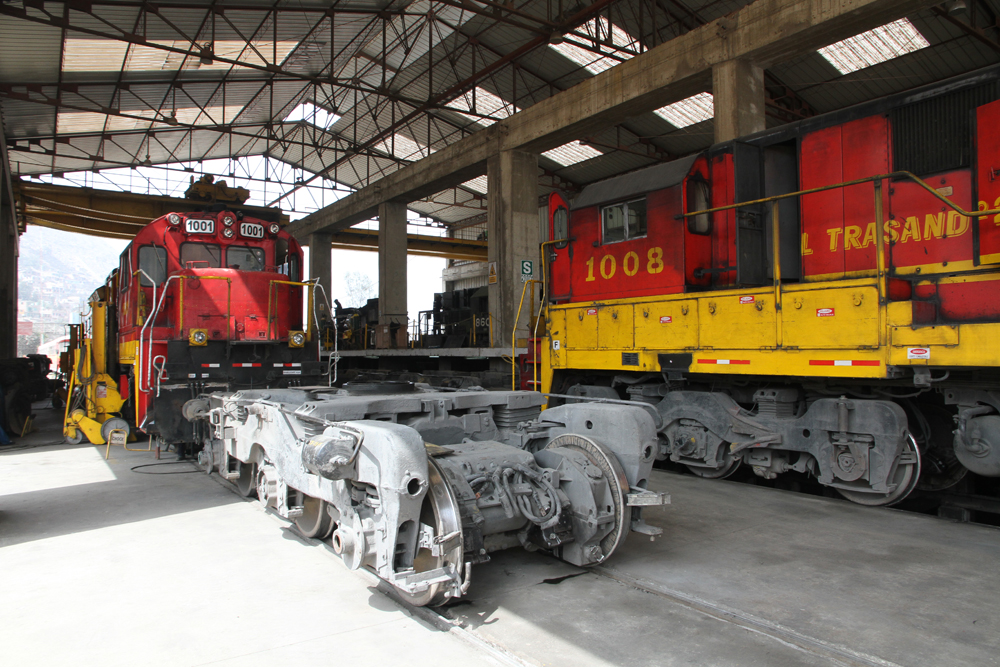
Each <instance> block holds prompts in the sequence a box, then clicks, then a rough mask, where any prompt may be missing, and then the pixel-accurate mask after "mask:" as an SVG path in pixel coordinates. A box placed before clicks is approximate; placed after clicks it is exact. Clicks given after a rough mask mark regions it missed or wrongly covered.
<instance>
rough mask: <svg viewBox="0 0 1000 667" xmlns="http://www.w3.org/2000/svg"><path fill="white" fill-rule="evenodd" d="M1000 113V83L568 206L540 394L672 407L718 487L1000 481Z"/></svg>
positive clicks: (558, 217)
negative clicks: (734, 477) (741, 476)
mask: <svg viewBox="0 0 1000 667" xmlns="http://www.w3.org/2000/svg"><path fill="white" fill-rule="evenodd" d="M998 99H1000V69H998V68H991V69H988V70H984V71H980V72H977V73H974V74H972V75H969V76H965V77H963V78H960V79H957V80H953V81H948V82H946V83H943V84H937V85H934V86H929V87H925V88H922V89H918V90H915V91H911V92H907V93H903V94H899V95H895V96H893V97H889V98H885V99H882V100H878V101H875V102H871V103H866V104H863V105H859V106H857V107H853V108H850V109H846V110H843V111H839V112H835V113H831V114H827V115H824V116H818V117H815V118H810V119H807V120H803V121H800V122H798V123H794V124H790V125H785V126H782V127H780V128H777V129H774V130H769V131H765V132H761V133H758V134H756V135H753V136H750V137H746V138H743V139H740V140H737V141H733V142H727V143H723V144H719V145H716V146H713V147H712V148H711V149H709V150H707V151H705V152H704V153H702V154H699V155H695V156H691V157H689V158H684V159H681V160H677V161H675V162H671V163H667V164H663V165H657V166H653V167H649V168H646V169H644V170H641V171H638V172H634V173H631V174H627V175H623V176H619V177H616V178H612V179H609V180H607V181H603V182H600V183H597V184H594V185H591V186H588V187H587V188H585V189H584V190H583V191H582V192H580V193H579V195H578V196H577V197H576V198H575V199H574V200H573V201H572V203H568V202H567V201H566V200H565V199H564V198H563V197H561V196H560V195H558V194H553V195H552V196H551V197H550V206H549V220H550V230H549V231H550V238H551V239H553V242H551V243H549V244H546V246H545V248H546V250H545V257H544V259H545V263H546V265H547V269H548V275H547V279H548V286H547V292H548V299H549V304H550V305H549V308H548V319H547V325H548V331H547V341H546V344H545V345H544V346H543V347H544V350H545V351H544V353H543V366H542V368H543V378H542V379H543V385H542V386H543V389H544V390H545V391H552V392H556V393H561V394H570V395H581V396H590V397H596V398H605V399H621V398H632V399H635V400H641V401H645V402H648V403H652V404H655V405H656V406H657V409H658V412H659V413H660V415H661V421H662V424H661V427H660V443H661V445H660V456H661V458H664V459H670V460H672V461H675V462H678V463H681V464H683V465H686V466H688V467H689V468H690V469H691V470H692V471H694V472H695V473H697V474H700V475H702V476H706V477H722V476H726V475H728V474H730V473H731V472H733V471H734V470H735V469H736V467H737V466H738V465H740V463H741V462H743V463H746V464H748V465H750V466H752V468H753V470H754V472H755V473H757V474H758V475H760V476H762V477H765V478H773V477H774V476H776V475H778V474H781V473H782V472H786V471H792V470H794V471H798V472H803V473H808V474H811V475H813V476H815V477H816V478H817V479H818V480H819V481H820V482H821V483H822V484H824V485H828V486H832V487H834V488H836V489H837V490H838V491H840V492H841V493H842V494H843V495H845V496H847V497H848V498H850V499H851V500H854V501H856V502H860V503H863V504H891V503H894V502H898V501H900V500H902V498H904V497H906V495H907V494H909V493H910V491H912V490H913V489H914V488H915V487H916V486H917V484H918V483H919V484H921V485H922V486H923V488H927V489H941V488H946V487H948V486H950V485H953V484H954V483H955V482H957V481H958V480H959V479H960V478H961V477H962V476H963V475H964V474H965V472H966V469H969V470H972V471H973V472H975V473H978V474H980V475H985V476H1000V398H998V396H1000V392H998V390H1000V373H998V372H997V370H998V368H1000V346H998V345H997V344H996V341H997V340H998V339H1000V296H998V295H1000V292H998V288H1000V210H997V209H1000V178H997V174H998V173H1000V101H998ZM956 426H957V428H956ZM953 429H954V430H955V434H954V435H953V434H952V430H953ZM922 461H923V469H924V470H923V476H922V478H921V474H920V471H921V463H922ZM918 479H919V482H918Z"/></svg>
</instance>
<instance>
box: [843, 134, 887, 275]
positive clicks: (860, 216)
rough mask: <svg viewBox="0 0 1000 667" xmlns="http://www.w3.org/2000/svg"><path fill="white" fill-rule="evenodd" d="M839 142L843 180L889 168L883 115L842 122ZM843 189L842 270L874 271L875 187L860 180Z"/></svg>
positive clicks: (873, 173)
mask: <svg viewBox="0 0 1000 667" xmlns="http://www.w3.org/2000/svg"><path fill="white" fill-rule="evenodd" d="M841 142H842V147H841V150H842V154H843V160H844V166H843V180H844V181H852V180H855V179H858V178H864V177H866V176H875V175H876V174H885V173H888V172H889V137H888V123H887V121H886V118H885V116H869V117H868V118H861V119H858V120H855V121H852V122H850V123H846V124H844V125H843V126H842V129H841ZM834 183H836V181H834ZM843 191H844V227H843V235H842V237H841V240H840V244H841V245H842V246H843V248H844V270H845V271H846V272H847V273H848V274H850V273H852V272H859V271H874V270H875V267H876V261H877V260H876V257H875V255H876V252H877V249H878V247H877V246H876V243H877V242H878V241H877V239H878V233H877V225H876V224H875V188H874V186H873V184H871V183H862V184H860V185H852V186H850V187H847V188H844V189H843Z"/></svg>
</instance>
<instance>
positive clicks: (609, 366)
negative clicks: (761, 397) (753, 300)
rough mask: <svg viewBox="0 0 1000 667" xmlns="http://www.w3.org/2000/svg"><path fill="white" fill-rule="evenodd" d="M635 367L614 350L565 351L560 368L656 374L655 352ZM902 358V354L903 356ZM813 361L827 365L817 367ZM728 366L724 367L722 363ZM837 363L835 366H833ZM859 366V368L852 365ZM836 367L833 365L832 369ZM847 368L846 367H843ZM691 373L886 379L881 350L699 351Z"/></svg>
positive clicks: (641, 356) (641, 353)
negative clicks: (625, 364)
mask: <svg viewBox="0 0 1000 667" xmlns="http://www.w3.org/2000/svg"><path fill="white" fill-rule="evenodd" d="M638 355H639V366H638V367H636V366H623V365H622V359H621V353H620V352H619V351H617V350H568V351H567V352H566V353H565V355H564V357H563V359H564V365H563V367H564V368H592V369H602V370H612V371H643V372H656V371H659V370H660V364H659V359H658V357H657V352H656V351H646V350H639V351H638ZM903 356H904V357H905V350H904V355H903ZM816 361H826V362H830V363H829V364H822V365H817V364H815V362H816ZM722 362H728V363H722ZM837 362H839V363H837ZM854 362H863V365H854ZM834 363H836V365H833V364H834ZM847 364H850V365H847ZM690 370H691V372H692V373H705V374H716V375H762V374H773V375H789V376H796V377H839V378H882V377H885V376H886V365H885V351H884V349H882V350H836V351H832V350H830V351H824V350H784V349H781V350H746V349H742V350H733V349H730V350H701V351H700V352H696V353H695V354H694V357H693V359H692V362H691V369H690Z"/></svg>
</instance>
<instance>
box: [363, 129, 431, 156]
mask: <svg viewBox="0 0 1000 667" xmlns="http://www.w3.org/2000/svg"><path fill="white" fill-rule="evenodd" d="M374 147H375V149H376V150H380V151H382V152H383V153H388V154H389V155H392V156H394V157H397V158H399V159H400V160H409V161H411V162H413V161H416V160H419V159H420V158H424V157H427V156H428V155H430V154H431V153H434V152H435V149H433V148H431V149H430V150H428V148H427V147H426V146H424V145H422V144H419V143H417V142H416V141H414V140H413V139H410V138H409V137H407V136H405V135H402V134H394V135H392V137H390V138H389V139H383V140H382V141H380V142H378V143H377V144H375V146H374Z"/></svg>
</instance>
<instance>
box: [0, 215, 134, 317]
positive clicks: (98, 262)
mask: <svg viewBox="0 0 1000 667" xmlns="http://www.w3.org/2000/svg"><path fill="white" fill-rule="evenodd" d="M126 245H128V241H123V240H117V239H103V238H99V237H96V236H87V235H85V234H74V233H72V232H63V231H59V230H55V229H49V228H47V227H38V226H36V225H29V226H28V230H27V231H26V232H25V233H24V235H23V236H21V243H20V251H21V252H20V257H19V258H18V294H17V302H18V320H19V321H21V322H34V323H36V327H35V330H36V332H37V331H44V332H46V334H47V335H55V334H57V333H58V330H59V328H60V327H62V325H65V324H67V323H69V322H79V321H80V312H81V311H82V310H84V309H85V308H86V304H87V299H88V297H90V295H91V294H92V293H93V291H94V290H95V289H97V288H98V287H100V286H101V285H102V284H104V280H105V279H106V278H107V276H108V274H109V273H111V271H112V269H114V268H115V267H116V266H118V256H119V255H120V254H121V253H122V251H123V250H124V249H125V246H126Z"/></svg>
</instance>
